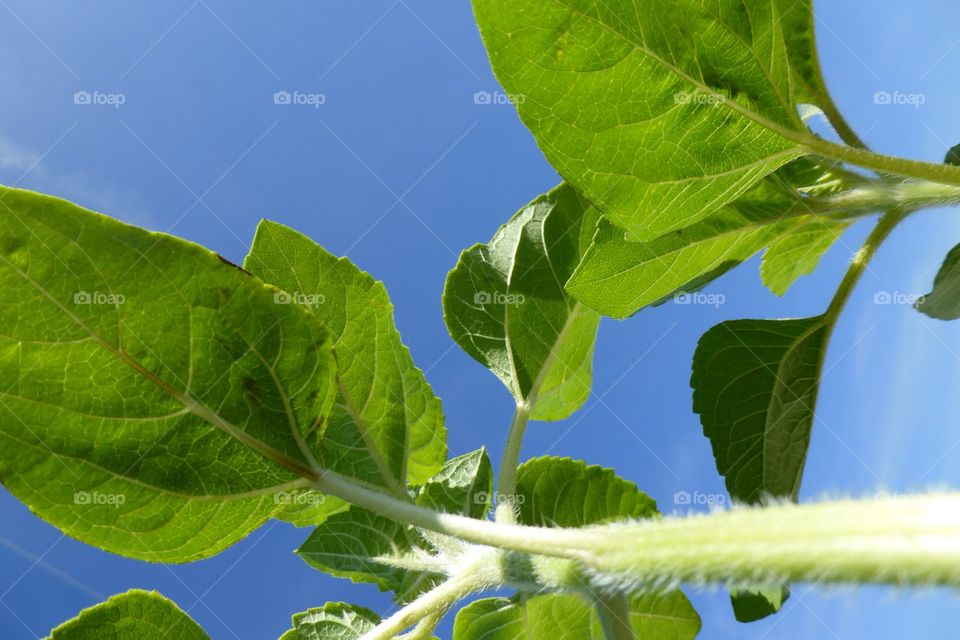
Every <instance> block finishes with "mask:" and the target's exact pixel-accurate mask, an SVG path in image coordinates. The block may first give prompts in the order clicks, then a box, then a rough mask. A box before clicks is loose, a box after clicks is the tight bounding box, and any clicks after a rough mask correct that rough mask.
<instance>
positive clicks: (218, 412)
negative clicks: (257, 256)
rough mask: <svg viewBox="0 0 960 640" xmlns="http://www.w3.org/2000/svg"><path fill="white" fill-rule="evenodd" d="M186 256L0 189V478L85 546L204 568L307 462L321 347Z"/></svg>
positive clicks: (302, 324) (314, 432) (326, 379)
mask: <svg viewBox="0 0 960 640" xmlns="http://www.w3.org/2000/svg"><path fill="white" fill-rule="evenodd" d="M274 295H275V290H274V289H272V288H270V287H268V286H266V285H264V284H263V283H262V282H260V281H259V280H256V279H255V278H253V277H251V276H250V275H249V274H248V273H246V272H244V271H243V270H241V269H240V268H238V267H236V266H235V265H232V264H230V263H228V262H226V261H225V260H223V259H222V258H220V257H219V256H217V255H216V254H214V253H212V252H210V251H207V250H206V249H203V248H202V247H199V246H197V245H194V244H191V243H188V242H185V241H183V240H180V239H177V238H174V237H171V236H168V235H165V234H157V233H150V232H147V231H145V230H142V229H138V228H135V227H131V226H128V225H125V224H122V223H120V222H117V221H115V220H111V219H109V218H106V217H104V216H101V215H99V214H96V213H93V212H90V211H87V210H84V209H81V208H80V207H77V206H75V205H73V204H70V203H68V202H65V201H63V200H59V199H57V198H52V197H49V196H42V195H38V194H35V193H30V192H26V191H20V190H15V189H6V188H0V323H2V325H3V330H2V332H0V379H2V380H5V381H6V382H5V383H4V386H3V388H0V480H2V482H3V484H4V485H5V486H6V487H7V488H8V489H9V490H10V491H11V492H12V493H13V494H14V495H16V496H17V497H18V498H19V499H21V500H22V501H23V502H25V503H26V504H27V505H28V506H29V507H30V508H31V509H32V510H33V511H34V512H35V513H37V514H38V515H39V516H40V517H42V518H44V519H45V520H47V521H49V522H50V523H52V524H54V525H55V526H57V527H59V528H60V529H61V530H63V531H64V532H66V533H68V534H70V535H72V536H74V537H76V538H78V539H80V540H83V541H84V542H87V543H89V544H93V545H96V546H98V547H101V548H103V549H107V550H109V551H113V552H115V553H119V554H122V555H126V556H130V557H135V558H142V559H147V560H153V561H164V562H183V561H188V560H193V559H197V558H201V557H205V556H208V555H211V554H213V553H216V552H217V551H220V550H222V549H223V548H225V547H227V546H229V545H230V544H232V543H234V542H236V541H237V540H238V539H240V538H242V537H243V536H244V535H246V534H247V533H249V532H250V531H251V530H252V529H254V528H255V527H257V526H259V525H260V524H261V523H263V522H264V520H266V519H267V518H269V517H270V516H271V515H274V514H280V513H283V512H285V511H286V509H287V505H284V504H281V503H279V502H278V501H277V500H276V499H275V497H274V494H276V493H277V492H279V491H288V490H293V489H295V488H298V487H300V486H302V483H303V477H302V476H303V475H304V474H309V473H311V471H310V468H311V467H314V466H315V462H314V458H315V457H316V456H319V455H320V454H321V451H320V448H319V440H320V436H321V433H322V428H323V425H324V422H325V416H326V415H327V413H328V411H329V408H330V406H331V404H332V401H333V395H334V390H335V387H334V383H333V376H334V361H333V357H332V351H331V339H330V336H329V332H328V331H327V330H326V329H325V328H324V327H323V325H322V324H321V323H320V322H318V321H317V320H316V319H315V318H313V317H311V316H310V315H309V314H308V313H306V312H305V311H304V310H303V309H301V308H299V307H296V306H289V305H278V304H275V301H274Z"/></svg>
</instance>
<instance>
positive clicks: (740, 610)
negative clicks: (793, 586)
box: [730, 587, 790, 622]
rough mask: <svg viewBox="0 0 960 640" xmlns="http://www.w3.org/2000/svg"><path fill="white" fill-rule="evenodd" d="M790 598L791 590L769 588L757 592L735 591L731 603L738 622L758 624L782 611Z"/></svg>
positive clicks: (731, 596)
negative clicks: (757, 622)
mask: <svg viewBox="0 0 960 640" xmlns="http://www.w3.org/2000/svg"><path fill="white" fill-rule="evenodd" d="M789 597H790V590H789V589H788V588H786V587H768V588H765V589H759V590H757V591H749V590H745V589H740V590H737V591H733V592H732V593H731V594H730V601H731V602H732V603H733V615H734V617H736V619H737V621H739V622H756V621H757V620H762V619H763V618H766V617H767V616H772V615H773V614H775V613H777V612H778V611H780V608H781V607H783V603H784V602H786V601H787V599H788V598H789Z"/></svg>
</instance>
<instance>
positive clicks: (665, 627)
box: [453, 592, 700, 640]
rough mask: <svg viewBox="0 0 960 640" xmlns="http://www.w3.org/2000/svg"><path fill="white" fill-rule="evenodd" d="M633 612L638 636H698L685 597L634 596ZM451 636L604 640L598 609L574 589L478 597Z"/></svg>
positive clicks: (677, 639)
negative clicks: (481, 598)
mask: <svg viewBox="0 0 960 640" xmlns="http://www.w3.org/2000/svg"><path fill="white" fill-rule="evenodd" d="M677 593H679V592H677ZM680 595H682V594H680ZM629 615H630V626H631V628H632V629H633V632H634V635H635V636H636V637H637V638H638V639H642V640H685V639H688V638H695V637H696V635H697V633H698V632H699V630H700V618H699V616H697V612H696V611H694V610H693V607H692V606H691V605H690V603H689V602H687V600H686V599H685V598H683V599H681V598H676V597H673V598H669V597H663V596H650V595H646V596H634V597H633V598H631V600H630V614H629ZM453 637H454V640H606V637H605V636H604V633H603V630H602V628H601V624H600V619H599V616H598V615H597V610H596V608H595V607H593V606H591V604H590V602H589V601H588V600H587V599H586V598H583V597H581V596H577V595H572V594H552V595H538V596H533V597H524V596H518V597H515V598H486V599H483V600H477V601H475V602H472V603H471V604H469V605H467V606H466V607H464V608H463V609H461V610H460V612H459V613H457V618H456V621H455V623H454V628H453Z"/></svg>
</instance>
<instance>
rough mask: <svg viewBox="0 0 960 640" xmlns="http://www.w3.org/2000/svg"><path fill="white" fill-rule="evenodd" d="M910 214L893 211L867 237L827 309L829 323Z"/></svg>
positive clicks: (882, 218)
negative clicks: (892, 233) (881, 247)
mask: <svg viewBox="0 0 960 640" xmlns="http://www.w3.org/2000/svg"><path fill="white" fill-rule="evenodd" d="M909 214H910V211H909V210H907V209H893V210H891V211H890V212H889V213H886V214H884V215H883V216H882V217H881V218H880V221H879V222H877V225H876V226H875V227H874V228H873V231H871V232H870V235H869V236H868V237H867V240H866V242H864V243H863V246H862V247H860V250H859V251H857V253H856V255H854V257H853V262H852V263H851V265H850V268H849V269H847V273H846V274H845V275H844V276H843V280H842V281H841V282H840V286H839V287H837V292H836V293H835V294H834V296H833V299H832V300H831V301H830V306H829V307H827V312H826V317H827V320H828V321H830V322H831V323H832V322H833V321H835V320H836V319H837V317H838V316H839V315H840V312H841V311H843V307H844V305H846V303H847V300H849V299H850V295H851V294H852V293H853V289H854V287H856V285H857V283H858V282H859V281H860V278H862V277H863V274H864V272H865V271H866V269H867V266H868V265H869V263H870V260H871V259H872V258H873V256H874V255H876V253H877V249H879V248H880V245H881V244H883V241H884V240H886V239H887V237H889V235H890V233H891V232H892V231H893V230H894V229H895V228H896V226H897V225H898V224H900V222H902V221H903V219H904V218H905V217H907V216H908V215H909Z"/></svg>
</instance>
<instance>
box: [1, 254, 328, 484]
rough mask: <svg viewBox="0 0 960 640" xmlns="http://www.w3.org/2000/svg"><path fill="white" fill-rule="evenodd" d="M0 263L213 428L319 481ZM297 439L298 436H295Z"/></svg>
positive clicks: (311, 472) (314, 472) (310, 470)
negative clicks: (163, 376)
mask: <svg viewBox="0 0 960 640" xmlns="http://www.w3.org/2000/svg"><path fill="white" fill-rule="evenodd" d="M70 242H72V243H73V244H76V243H75V242H74V241H72V240H70ZM0 260H2V261H3V263H4V264H6V265H7V267H8V268H10V269H11V270H12V271H14V272H15V273H16V274H17V275H19V276H20V277H21V278H22V279H23V280H24V281H26V282H27V283H28V284H30V285H31V286H32V287H34V288H35V289H36V290H37V291H38V292H40V294H41V295H43V296H44V297H45V298H47V300H49V301H50V302H51V303H52V304H53V305H54V306H56V307H57V308H58V309H60V311H61V312H62V313H63V314H64V315H65V316H66V317H67V318H69V319H70V321H71V322H73V323H74V324H75V325H76V326H77V327H79V328H81V329H82V330H83V331H85V332H86V333H87V335H89V336H90V337H91V338H92V339H93V340H94V341H96V342H97V344H99V345H100V346H101V347H102V348H104V349H106V350H107V351H108V352H109V353H111V354H112V355H113V356H114V357H115V358H117V359H118V360H120V361H121V362H123V363H124V364H126V365H127V366H129V367H130V368H132V369H133V370H134V371H136V372H137V373H139V374H140V375H142V376H143V377H144V378H146V379H147V380H148V381H149V382H151V383H153V384H154V386H156V387H157V388H159V389H160V390H161V391H163V392H164V393H166V394H167V395H169V396H170V397H172V398H173V399H174V400H176V401H177V402H179V403H180V404H181V405H183V407H184V408H185V409H186V410H187V411H189V412H190V413H193V414H194V415H196V416H198V417H199V418H201V419H203V420H205V421H206V422H208V423H210V424H211V425H213V426H215V427H217V428H219V429H220V430H222V431H224V432H225V433H226V434H227V435H229V436H231V437H232V438H234V439H236V440H238V441H239V442H240V443H242V444H244V445H245V446H247V447H248V448H250V449H252V450H254V451H256V452H257V453H259V454H260V455H262V456H263V457H265V458H267V459H268V460H270V461H271V462H274V463H275V464H277V465H280V466H282V467H284V468H286V469H287V470H288V471H293V472H294V473H296V474H297V475H299V476H303V477H305V478H315V477H316V476H317V470H316V469H314V468H311V467H307V466H304V465H303V464H302V463H300V462H299V461H297V460H294V459H292V458H290V457H289V456H287V455H286V454H284V453H283V452H281V451H278V450H277V449H274V448H273V447H271V446H270V445H268V444H267V443H265V442H263V441H262V440H260V439H259V438H256V437H254V436H252V435H250V434H249V433H247V432H246V431H244V430H243V429H240V428H239V427H237V426H236V425H234V424H232V423H230V422H229V421H227V420H224V419H223V418H222V417H221V416H219V415H218V414H217V413H215V412H213V411H212V410H211V409H210V408H209V407H207V406H206V405H204V404H203V403H202V402H200V401H199V400H197V399H196V398H194V397H193V396H191V395H189V394H185V393H182V392H180V391H178V390H177V389H175V388H173V387H172V386H170V385H169V384H168V383H166V382H165V381H164V380H162V379H160V378H159V377H157V376H156V375H155V374H154V373H153V372H151V371H149V370H148V369H147V368H146V367H144V366H143V365H142V364H141V363H140V362H139V361H137V360H136V359H134V358H132V357H131V356H130V355H129V354H128V353H126V352H125V351H122V350H120V349H118V348H117V347H115V346H114V345H112V344H110V342H108V341H107V340H105V339H104V338H103V337H102V336H100V334H98V333H97V332H96V331H94V330H93V329H91V328H90V327H89V326H87V324H86V323H85V322H83V320H81V319H80V318H79V317H77V316H76V315H75V314H73V313H72V312H71V311H70V310H69V309H67V308H66V307H65V306H64V305H63V304H62V303H61V302H60V301H59V300H57V298H56V297H54V296H53V295H52V294H51V293H50V292H49V291H47V290H46V289H45V288H44V287H43V286H42V285H40V283H38V282H36V281H35V280H34V279H33V278H31V277H30V276H29V274H27V273H24V272H23V271H21V270H20V269H19V268H17V266H16V265H14V264H13V263H11V262H10V261H9V260H8V259H7V258H6V257H5V256H0ZM294 437H296V435H295V434H294Z"/></svg>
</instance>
